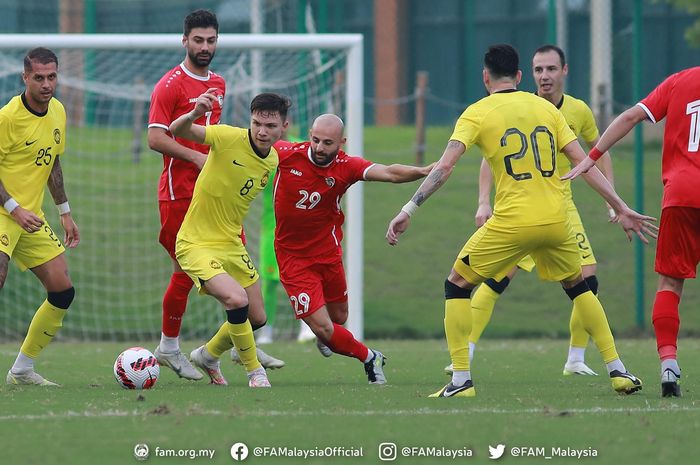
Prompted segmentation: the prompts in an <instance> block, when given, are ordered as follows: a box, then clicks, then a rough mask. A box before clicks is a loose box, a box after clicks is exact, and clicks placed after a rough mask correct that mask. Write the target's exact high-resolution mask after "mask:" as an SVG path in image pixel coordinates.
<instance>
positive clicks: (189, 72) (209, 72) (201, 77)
mask: <svg viewBox="0 0 700 465" xmlns="http://www.w3.org/2000/svg"><path fill="white" fill-rule="evenodd" d="M180 69H181V70H182V71H183V72H184V73H185V74H186V75H188V76H189V77H191V78H192V79H196V80H198V81H208V80H209V78H210V77H211V71H209V70H207V77H204V76H199V75H197V74H194V73H193V72H192V71H190V70H189V69H187V66H185V62H184V61H183V62H182V63H180Z"/></svg>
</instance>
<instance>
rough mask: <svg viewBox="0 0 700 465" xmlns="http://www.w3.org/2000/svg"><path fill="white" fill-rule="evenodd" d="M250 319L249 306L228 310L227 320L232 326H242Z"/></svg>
mask: <svg viewBox="0 0 700 465" xmlns="http://www.w3.org/2000/svg"><path fill="white" fill-rule="evenodd" d="M247 319H248V306H247V305H245V306H244V307H239V308H232V309H231V310H226V320H227V321H228V322H229V323H231V324H232V325H240V324H242V323H245V322H246V320H247Z"/></svg>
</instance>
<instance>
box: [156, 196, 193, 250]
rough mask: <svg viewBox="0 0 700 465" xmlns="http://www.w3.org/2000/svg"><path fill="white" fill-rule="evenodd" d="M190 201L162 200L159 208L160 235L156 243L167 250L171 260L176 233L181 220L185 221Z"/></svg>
mask: <svg viewBox="0 0 700 465" xmlns="http://www.w3.org/2000/svg"><path fill="white" fill-rule="evenodd" d="M191 201H192V199H177V200H162V201H160V202H158V203H159V205H158V207H159V208H160V235H159V236H158V242H160V244H161V245H162V246H163V247H164V248H165V250H167V252H168V253H169V254H170V256H171V257H172V258H173V260H176V258H175V242H176V241H177V232H178V231H179V230H180V226H181V225H182V220H184V219H185V214H187V209H188V208H189V206H190V202H191Z"/></svg>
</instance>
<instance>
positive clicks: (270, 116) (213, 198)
mask: <svg viewBox="0 0 700 465" xmlns="http://www.w3.org/2000/svg"><path fill="white" fill-rule="evenodd" d="M216 105H219V99H218V95H217V90H216V89H209V90H208V91H207V92H206V93H204V94H202V95H200V96H199V98H197V102H196V104H195V108H194V110H192V111H191V112H189V113H186V114H184V115H182V116H180V117H179V118H177V119H176V120H175V121H173V123H172V124H171V125H170V132H171V133H172V134H174V135H176V136H180V137H183V138H185V139H188V140H191V141H194V142H197V143H199V144H207V145H209V146H210V147H211V148H210V152H209V156H208V157H207V161H206V163H205V164H204V168H203V169H202V172H201V174H200V175H199V178H198V179H197V182H196V184H195V187H194V194H193V196H192V203H191V205H190V208H189V209H188V210H187V214H186V215H185V219H184V220H183V222H182V226H181V227H180V231H179V232H178V234H177V242H176V244H175V255H176V257H177V260H178V263H179V264H180V267H181V268H182V270H183V271H184V272H185V273H187V275H188V276H189V277H190V278H191V279H192V281H194V284H195V286H197V289H198V290H199V292H200V294H209V295H211V296H212V297H214V298H216V299H217V300H218V301H219V302H221V304H222V305H223V306H224V309H225V310H226V319H227V321H226V322H225V323H224V324H223V325H222V326H221V327H220V328H219V331H218V332H217V333H216V334H215V335H214V337H213V338H212V339H211V340H210V341H209V342H208V343H207V344H206V345H203V346H201V347H199V348H197V349H195V350H193V351H192V353H191V354H190V359H191V360H192V362H193V363H194V364H195V365H196V366H198V367H199V368H201V369H202V370H204V371H205V372H206V373H207V374H208V375H209V378H210V380H211V382H212V383H213V384H227V382H226V380H225V379H224V377H223V376H222V375H221V371H220V368H219V357H220V356H221V354H222V353H223V352H224V351H225V350H227V349H230V348H231V344H232V343H233V345H234V346H235V347H236V350H237V351H238V355H239V357H240V359H241V362H242V363H243V365H244V366H245V369H246V371H247V373H248V380H249V381H248V384H249V386H250V387H269V386H270V382H269V381H268V379H267V374H266V372H265V369H264V368H263V367H262V366H261V364H260V362H259V360H258V358H257V355H256V347H255V339H254V338H253V329H252V326H251V323H250V321H249V319H248V313H249V310H250V313H251V314H256V315H260V314H262V315H264V314H265V309H264V306H263V299H262V293H261V292H260V282H259V281H258V278H259V276H258V272H257V270H256V269H255V266H254V265H253V262H252V260H251V258H250V256H249V255H248V252H247V251H246V249H245V246H244V245H243V242H242V240H241V230H242V228H243V221H244V219H245V217H246V215H247V214H248V210H249V208H250V204H251V203H252V202H253V200H254V199H255V197H256V196H257V195H258V193H260V192H261V191H262V190H263V188H264V187H265V186H266V185H267V184H268V182H270V175H271V174H272V173H273V172H274V170H275V169H276V168H277V164H278V156H277V152H276V151H275V149H274V148H273V147H272V144H274V143H275V142H277V141H278V140H279V138H280V137H281V135H282V131H283V130H284V128H285V127H286V126H287V124H288V123H287V110H288V108H289V106H290V103H289V101H288V100H287V99H286V98H283V97H281V96H279V95H277V94H271V93H264V94H259V95H257V96H256V97H255V98H254V99H253V101H252V102H251V104H250V114H251V120H250V127H249V128H248V129H245V128H235V127H232V126H227V125H215V126H205V125H199V124H193V122H194V121H196V120H198V119H199V118H201V117H202V116H203V115H205V114H206V112H208V111H212V110H213V108H214V107H215V106H216Z"/></svg>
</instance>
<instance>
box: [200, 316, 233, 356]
mask: <svg viewBox="0 0 700 465" xmlns="http://www.w3.org/2000/svg"><path fill="white" fill-rule="evenodd" d="M230 324H231V323H229V322H228V321H224V323H223V324H222V325H221V326H220V327H219V330H218V331H217V332H216V334H214V336H213V337H212V338H211V339H209V342H207V343H206V345H205V347H206V349H207V352H209V353H210V354H211V355H213V356H214V357H216V358H219V357H221V354H223V353H224V352H226V351H227V350H229V349H232V348H233V342H232V341H231V335H230V334H229V328H228V327H229V325H230Z"/></svg>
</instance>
